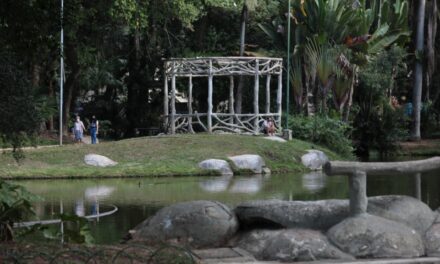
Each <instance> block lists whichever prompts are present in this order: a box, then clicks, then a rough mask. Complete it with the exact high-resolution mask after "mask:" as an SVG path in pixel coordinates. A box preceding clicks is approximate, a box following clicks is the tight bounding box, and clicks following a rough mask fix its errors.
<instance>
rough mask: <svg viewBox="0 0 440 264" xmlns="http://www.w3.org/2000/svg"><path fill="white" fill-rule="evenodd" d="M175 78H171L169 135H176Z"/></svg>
mask: <svg viewBox="0 0 440 264" xmlns="http://www.w3.org/2000/svg"><path fill="white" fill-rule="evenodd" d="M175 116H176V76H175V75H173V76H172V77H171V134H175V133H176V119H175Z"/></svg>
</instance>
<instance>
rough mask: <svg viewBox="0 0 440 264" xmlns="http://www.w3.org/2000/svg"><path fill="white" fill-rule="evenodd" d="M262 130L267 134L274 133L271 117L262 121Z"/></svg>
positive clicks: (271, 134)
mask: <svg viewBox="0 0 440 264" xmlns="http://www.w3.org/2000/svg"><path fill="white" fill-rule="evenodd" d="M263 130H264V133H265V134H267V135H268V136H274V135H275V130H276V127H275V122H274V120H273V118H272V117H269V118H268V119H264V121H263Z"/></svg>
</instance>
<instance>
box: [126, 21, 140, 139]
mask: <svg viewBox="0 0 440 264" xmlns="http://www.w3.org/2000/svg"><path fill="white" fill-rule="evenodd" d="M129 49H130V50H129V52H130V55H129V59H128V71H129V74H130V76H129V81H128V85H127V88H128V89H127V90H128V91H127V121H128V127H127V131H126V134H127V136H133V135H134V130H135V128H136V126H137V123H138V121H139V114H140V113H139V111H138V109H137V106H138V104H137V102H138V96H139V94H138V91H139V89H140V87H139V82H138V75H139V67H140V33H139V30H138V29H135V32H134V33H133V34H132V35H131V36H130V45H129Z"/></svg>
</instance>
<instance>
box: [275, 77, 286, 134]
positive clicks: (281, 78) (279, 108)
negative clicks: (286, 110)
mask: <svg viewBox="0 0 440 264" xmlns="http://www.w3.org/2000/svg"><path fill="white" fill-rule="evenodd" d="M282 91H283V71H282V70H281V71H280V74H279V75H278V91H277V113H278V129H279V130H280V131H283V130H282V128H281V112H282V108H281V107H282V105H281V96H282ZM286 127H287V124H286Z"/></svg>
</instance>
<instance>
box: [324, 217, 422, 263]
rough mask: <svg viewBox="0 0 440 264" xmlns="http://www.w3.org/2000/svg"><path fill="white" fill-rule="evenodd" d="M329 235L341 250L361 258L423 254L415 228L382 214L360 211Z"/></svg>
mask: <svg viewBox="0 0 440 264" xmlns="http://www.w3.org/2000/svg"><path fill="white" fill-rule="evenodd" d="M327 237H328V238H329V239H330V241H331V242H332V243H333V244H335V245H336V246H337V247H338V248H339V249H341V250H342V251H344V252H347V253H349V254H351V255H353V256H355V257H360V258H392V257H398V258H411V257H419V256H422V255H423V254H424V245H423V241H422V238H421V236H420V235H419V233H417V232H416V230H414V229H412V228H410V227H408V226H406V225H404V224H401V223H398V222H395V221H391V220H388V219H385V218H382V217H378V216H373V215H369V214H360V215H358V216H355V217H350V218H347V219H345V220H344V221H342V222H341V223H339V224H337V225H335V226H333V227H332V228H330V229H329V230H328V232H327Z"/></svg>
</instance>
